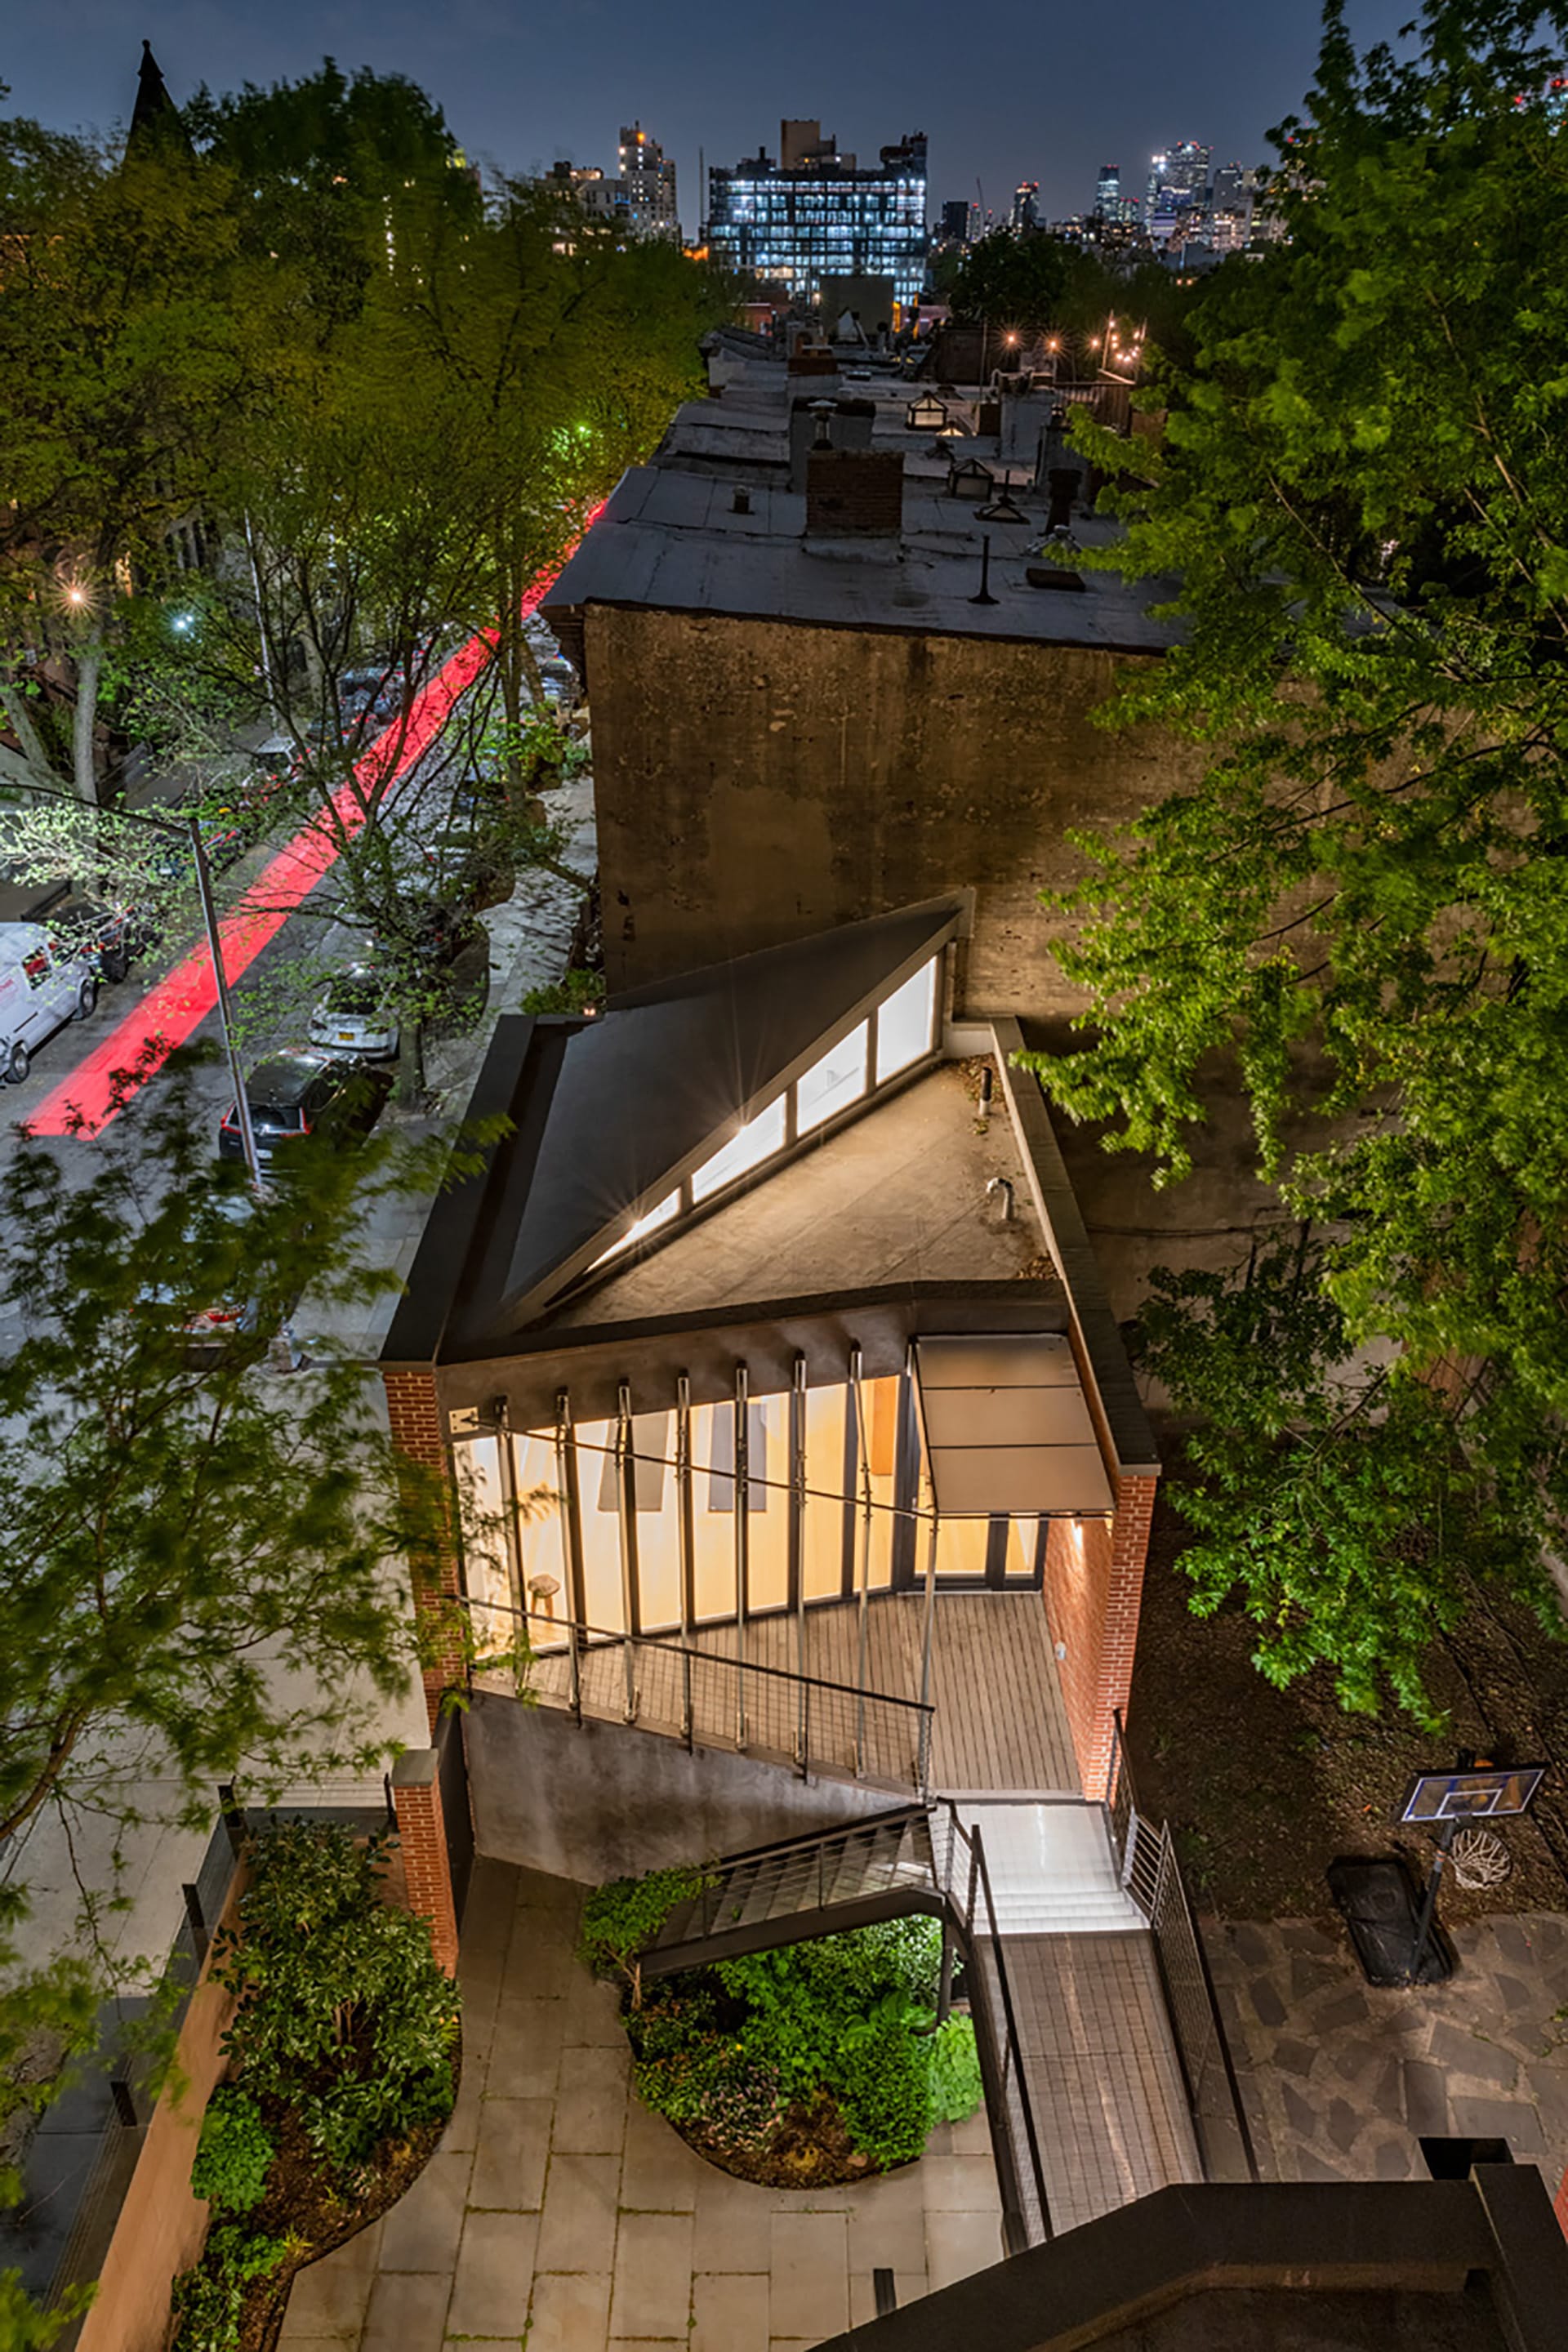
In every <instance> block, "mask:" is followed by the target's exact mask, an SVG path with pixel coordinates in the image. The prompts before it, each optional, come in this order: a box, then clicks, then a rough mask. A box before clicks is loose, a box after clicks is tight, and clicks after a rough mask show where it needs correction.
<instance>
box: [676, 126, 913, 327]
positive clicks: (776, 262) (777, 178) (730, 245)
mask: <svg viewBox="0 0 1568 2352" xmlns="http://www.w3.org/2000/svg"><path fill="white" fill-rule="evenodd" d="M881 157H882V160H881V163H880V166H879V168H878V169H877V170H876V171H865V172H862V171H860V170H858V168H857V165H856V161H855V158H854V156H853V155H845V154H841V153H840V152H839V151H838V143H837V140H835V139H834V138H833V137H832V136H831V135H830V136H828V137H827V138H826V139H825V138H824V137H823V135H822V125H821V123H820V122H806V121H800V122H784V123H781V124H780V126H779V160H778V162H777V163H774V162H773V159H772V158H771V157H770V156H769V155H768V153H767V152H766V150H765V149H763V151H762V152H759V153H758V154H756V155H754V156H751V157H749V158H748V159H746V160H745V161H744V162H742V163H737V164H735V165H734V166H733V167H732V168H731V167H725V166H721V165H715V166H714V168H713V169H712V170H711V171H710V173H709V174H708V192H709V194H708V223H709V226H708V236H709V247H710V251H711V253H712V256H713V258H714V260H715V261H717V262H720V263H721V264H723V265H724V266H725V267H727V268H731V269H736V270H748V271H751V272H752V274H753V275H754V276H756V277H758V278H782V279H783V280H784V284H785V285H786V286H787V287H788V288H789V290H790V292H791V293H792V294H794V295H795V296H796V297H797V298H799V299H802V300H805V301H808V302H814V301H816V300H817V299H819V298H820V296H821V293H822V285H823V280H824V279H825V278H851V277H866V278H891V279H892V281H893V297H894V299H895V300H896V301H898V302H900V303H905V304H908V303H912V302H916V301H918V300H919V299H920V292H921V285H922V283H923V282H924V278H925V260H926V246H927V236H926V142H925V133H924V131H915V132H912V133H911V134H910V137H908V138H906V139H904V140H901V141H900V142H899V144H898V145H897V146H895V147H884V148H883V149H882V151H881Z"/></svg>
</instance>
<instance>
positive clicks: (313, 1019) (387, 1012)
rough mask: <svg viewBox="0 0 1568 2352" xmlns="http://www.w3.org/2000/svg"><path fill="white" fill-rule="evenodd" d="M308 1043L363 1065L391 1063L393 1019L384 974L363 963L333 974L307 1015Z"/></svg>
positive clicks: (394, 1043) (394, 1035) (394, 1039)
mask: <svg viewBox="0 0 1568 2352" xmlns="http://www.w3.org/2000/svg"><path fill="white" fill-rule="evenodd" d="M310 1043H311V1045H320V1046H321V1047H322V1048H323V1049H324V1050H326V1051H327V1052H329V1053H335V1054H341V1055H347V1054H354V1055H358V1056H359V1057H360V1058H361V1059H362V1060H363V1061H367V1062H379V1061H389V1060H391V1059H392V1058H393V1057H394V1056H395V1055H396V1052H397V1015H396V1013H395V1012H394V1011H393V1009H392V1005H391V1003H390V1001H389V997H388V982H387V977H386V975H385V973H384V972H378V971H376V969H375V967H374V965H373V964H364V963H353V964H350V966H349V968H348V970H347V971H339V972H334V973H333V975H332V977H331V980H329V981H328V982H327V985H326V987H325V989H324V990H323V991H322V994H321V1003H320V1004H318V1005H317V1007H316V1010H315V1011H314V1013H312V1014H311V1015H310Z"/></svg>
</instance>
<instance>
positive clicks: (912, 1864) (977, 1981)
mask: <svg viewBox="0 0 1568 2352" xmlns="http://www.w3.org/2000/svg"><path fill="white" fill-rule="evenodd" d="M921 1911H924V1912H929V1913H931V1914H932V1915H933V1916H937V1917H939V1918H940V1919H941V1920H942V1930H943V1959H942V1975H941V1982H942V1993H941V1995H940V1998H939V2005H938V2011H937V2014H938V2017H939V2019H940V2018H941V2017H943V2016H945V2015H946V2013H947V2000H948V1991H949V1989H950V1987H951V1982H952V1947H953V1945H954V1944H956V1945H957V1947H958V1948H959V1949H960V1951H961V1952H962V1953H963V1963H964V1979H963V1981H964V1989H965V1991H966V1993H967V1996H968V2001H969V2011H970V2017H971V2020H972V2021H973V2027H974V2043H975V2051H976V2054H977V2056H978V2058H979V2061H980V2071H981V2076H982V2079H983V2081H984V2086H985V2113H986V2120H987V2123H988V2125H989V2127H990V2132H991V2147H992V2154H993V2158H994V2162H995V2166H996V2178H997V2183H998V2186H999V2188H1000V2189H1001V2193H1002V2227H1003V2235H1004V2240H1005V2245H1006V2249H1007V2252H1009V2253H1010V2254H1012V2253H1020V2252H1023V2251H1024V2249H1025V2248H1026V2247H1028V2246H1036V2245H1039V2244H1042V2243H1043V2242H1044V2241H1045V2240H1046V2239H1047V2238H1048V2237H1049V2236H1050V2234H1051V2223H1050V2209H1049V2205H1048V2202H1047V2194H1046V2182H1045V2169H1044V2166H1043V2164H1042V2162H1041V2158H1040V2149H1039V2142H1038V2139H1037V2134H1036V2130H1035V2119H1034V2114H1033V2110H1032V2108H1031V2105H1030V2102H1029V2091H1028V2084H1027V2080H1026V2076H1025V2073H1024V2064H1023V2056H1022V2052H1021V2049H1020V2046H1019V2041H1018V2030H1017V2021H1016V2016H1015V2014H1014V2009H1013V1995H1012V1988H1011V1985H1010V1984H1009V1981H1008V1977H1007V1962H1006V1955H1005V1949H1004V1947H1003V1941H1002V1937H1001V1933H1000V1930H999V1928H998V1927H997V1923H996V1913H995V1906H994V1902H993V1900H992V1894H991V1878H990V1874H989V1872H988V1870H987V1868H986V1864H985V1852H984V1845H983V1844H982V1843H981V1837H980V1832H979V1830H978V1829H977V1828H966V1827H965V1826H964V1824H963V1822H961V1821H960V1820H959V1818H958V1814H957V1812H956V1811H955V1810H954V1808H953V1807H952V1805H951V1804H948V1803H946V1802H944V1801H938V1802H936V1803H935V1804H924V1805H911V1806H905V1807H902V1808H900V1810H898V1811H892V1812H885V1813H869V1814H862V1815H860V1816H859V1817H858V1818H857V1819H855V1820H853V1821H847V1822H837V1823H836V1824H835V1826H834V1827H833V1828H832V1829H828V1830H810V1831H806V1832H803V1833H801V1834H800V1835H797V1836H795V1837H792V1838H784V1839H780V1840H776V1841H775V1842H773V1843H771V1844H768V1845H762V1846H753V1847H752V1848H750V1849H749V1850H748V1851H747V1852H745V1853H731V1854H725V1855H724V1856H723V1857H722V1859H721V1860H720V1861H718V1862H716V1863H714V1864H712V1865H711V1866H710V1868H708V1869H707V1870H705V1871H704V1872H703V1874H702V1883H701V1885H700V1886H699V1888H698V1889H697V1891H696V1892H695V1893H694V1894H693V1895H691V1896H690V1897H689V1899H688V1900H687V1901H685V1902H683V1903H682V1904H680V1905H679V1906H677V1908H676V1909H675V1910H674V1911H673V1912H672V1913H671V1914H670V1916H668V1919H667V1920H666V1921H665V1922H664V1924H663V1926H662V1927H660V1928H659V1929H658V1933H657V1934H656V1935H655V1936H654V1937H652V1939H651V1940H650V1942H649V1944H648V1945H647V1948H646V1950H645V1952H644V1954H643V1956H642V1957H643V1964H644V1967H645V1969H647V1970H648V1971H649V1972H650V1973H655V1974H658V1975H667V1974H669V1973H672V1972H675V1971H678V1970H679V1969H685V1968H693V1967H699V1966H701V1965H703V1964H704V1962H705V1961H707V1960H710V1959H713V1958H727V1957H732V1956H734V1955H735V1954H737V1953H740V1952H744V1951H765V1950H770V1949H773V1948H776V1947H778V1946H780V1945H784V1944H788V1943H791V1942H795V1941H799V1940H800V1939H802V1938H803V1937H809V1936H820V1935H831V1934H834V1933H836V1932H837V1930H838V1929H839V1928H841V1927H848V1926H856V1925H862V1924H864V1923H865V1922H866V1921H868V1919H873V1918H896V1917H899V1916H903V1915H905V1914H908V1913H910V1912H921Z"/></svg>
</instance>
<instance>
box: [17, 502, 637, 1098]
mask: <svg viewBox="0 0 1568 2352" xmlns="http://www.w3.org/2000/svg"><path fill="white" fill-rule="evenodd" d="M603 512H604V507H603V506H602V505H600V506H597V507H595V509H593V511H592V513H590V514H589V515H588V516H587V517H586V519H585V520H584V526H583V528H584V530H589V529H591V527H592V526H593V524H594V523H595V522H596V521H597V520H598V518H599V516H600V515H601V514H602V513H603ZM575 544H576V542H575V541H574V547H575ZM572 552H573V550H572V549H569V550H568V551H567V553H568V556H570V554H571V553H572ZM559 576H560V573H559V572H541V573H540V574H539V576H538V578H537V579H536V580H534V581H533V582H532V583H531V586H530V588H529V590H528V593H527V594H526V595H525V596H524V598H523V600H522V617H523V618H524V619H525V620H526V619H527V618H528V616H529V614H531V613H532V612H534V611H536V610H537V608H538V606H539V604H541V603H542V600H543V598H544V596H545V595H546V593H548V591H549V590H550V589H551V588H552V586H553V585H554V583H555V581H556V580H557V579H558V578H559ZM495 642H496V639H495V634H494V632H493V631H492V630H489V629H484V630H481V631H480V632H479V635H478V636H474V637H470V638H469V639H468V644H467V645H465V646H460V647H459V648H458V651H457V652H456V653H455V654H453V655H452V656H451V658H450V659H449V660H448V661H446V662H444V663H443V664H442V666H441V667H440V669H439V670H438V671H437V674H436V676H435V677H433V678H432V679H431V681H430V683H429V685H428V686H426V687H423V688H421V689H420V691H419V693H418V694H417V695H416V697H415V698H414V702H413V704H412V706H411V707H410V709H409V714H408V725H407V729H406V731H405V735H404V740H403V748H402V751H401V752H400V753H399V755H398V759H397V765H396V767H395V769H394V771H393V772H392V775H391V777H390V778H389V779H385V780H384V779H383V776H382V771H381V769H380V767H379V765H378V762H379V761H381V760H382V759H383V758H384V757H386V756H390V746H391V745H392V742H393V739H394V737H395V732H396V730H395V728H388V729H387V730H386V732H385V733H384V735H380V736H378V737H377V739H376V740H375V741H374V743H373V744H372V745H371V747H370V749H369V751H366V752H365V753H364V754H363V757H362V758H361V759H359V760H358V761H356V762H355V765H354V779H355V781H356V782H360V783H362V784H363V785H364V786H365V788H366V789H367V790H369V789H371V788H373V787H374V785H375V784H377V783H378V782H382V781H387V782H392V783H395V782H396V781H397V779H398V778H399V777H400V776H404V775H406V774H407V772H408V771H409V769H410V768H412V767H413V766H415V764H416V762H417V761H420V760H422V759H423V758H424V756H425V754H426V751H428V750H429V748H430V746H431V744H432V743H433V742H434V741H435V740H436V738H437V735H439V733H440V731H441V730H442V728H443V727H444V726H445V725H446V723H447V719H449V718H450V717H451V714H452V710H453V707H454V705H455V704H456V703H457V702H458V699H459V698H460V697H461V696H462V695H464V694H466V693H467V692H468V688H469V687H470V686H472V684H473V683H474V680H475V679H476V678H477V677H479V673H480V671H481V670H482V669H483V668H484V667H485V664H486V663H487V662H488V661H489V657H490V655H491V653H492V651H493V650H494V647H495ZM332 808H333V811H334V813H335V815H336V818H337V821H338V824H339V826H340V828H341V831H342V833H343V834H353V833H356V832H358V830H359V828H360V827H361V826H362V825H363V823H364V808H363V803H362V801H361V799H360V796H359V793H357V792H356V791H355V789H354V783H353V782H349V783H345V784H343V785H342V786H341V787H340V789H339V790H338V791H337V792H336V793H334V794H333V796H332ZM337 856H338V842H337V840H336V839H334V838H333V837H332V836H331V835H330V834H329V833H327V832H326V831H325V830H324V829H322V828H321V825H320V824H307V825H305V826H304V827H303V828H302V829H301V830H300V832H299V833H297V834H296V835H295V836H294V838H293V840H292V841H291V842H289V845H288V846H287V848H285V849H280V850H279V851H277V852H276V854H275V855H274V856H272V857H270V858H268V862H267V864H266V866H264V867H263V868H262V871H261V873H260V874H259V875H258V877H257V878H256V880H255V881H254V882H253V883H251V885H250V887H248V889H247V890H246V892H245V893H244V895H243V896H242V897H241V898H240V899H239V900H238V902H237V904H236V905H235V906H234V907H232V908H230V910H229V912H228V913H227V914H226V916H225V917H224V919H223V921H222V923H221V924H220V925H219V927H218V936H219V939H220V940H221V941H222V945H223V959H224V971H225V974H226V978H227V979H228V980H229V982H231V983H232V982H235V981H237V980H238V979H239V978H241V977H242V975H243V974H244V973H245V972H247V971H249V969H250V967H251V965H252V964H253V963H254V962H255V961H256V959H257V957H258V955H259V954H260V953H261V950H262V949H263V948H264V947H265V946H266V945H267V943H268V940H272V939H275V938H276V937H277V935H278V933H279V931H280V930H281V929H282V928H283V926H284V924H285V923H286V922H287V921H288V919H289V916H290V915H291V914H292V913H293V912H294V910H295V908H297V907H298V906H300V903H301V901H302V900H303V899H304V898H307V897H308V896H309V895H310V892H311V891H312V890H313V889H314V888H315V887H316V885H317V883H318V882H319V881H320V880H321V877H322V876H323V875H324V874H326V873H328V872H329V871H330V869H331V866H333V865H334V864H335V863H336V861H337ZM216 1006H217V980H216V974H215V973H214V971H213V966H212V958H211V956H210V955H209V954H208V952H207V950H206V947H205V942H204V943H203V945H202V946H200V947H197V948H193V949H192V950H190V952H189V953H188V954H187V955H184V956H182V958H181V959H180V961H179V962H178V963H177V964H176V965H175V966H174V970H173V971H170V972H169V973H167V974H166V975H165V977H164V978H163V980H161V981H158V982H156V983H155V984H154V986H153V987H152V988H150V989H149V990H148V992H147V993H146V995H145V996H144V997H143V998H142V1002H141V1003H140V1004H139V1005H137V1007H136V1008H135V1010H134V1012H132V1013H127V1014H126V1015H125V1017H124V1018H123V1020H121V1021H119V1022H117V1023H116V1024H115V1026H114V1027H113V1028H112V1029H111V1030H110V1032H109V1034H108V1035H107V1036H106V1037H105V1038H104V1039H103V1040H102V1042H101V1044H100V1045H95V1046H94V1048H93V1050H92V1052H91V1053H90V1054H89V1055H87V1056H86V1057H85V1058H84V1059H83V1060H82V1061H80V1062H79V1063H78V1065H77V1066H76V1068H75V1069H74V1070H73V1071H72V1072H71V1074H70V1076H69V1077H68V1078H62V1079H61V1080H60V1082H59V1084H58V1086H56V1087H51V1088H50V1090H49V1092H48V1093H47V1095H46V1096H45V1097H44V1098H43V1100H42V1101H41V1102H40V1103H39V1104H38V1105H37V1108H35V1109H33V1110H31V1111H29V1112H27V1113H26V1114H25V1117H26V1125H27V1126H28V1127H29V1128H30V1129H31V1130H32V1132H33V1133H34V1134H35V1135H69V1134H71V1133H73V1132H74V1131H76V1130H77V1129H78V1127H79V1125H85V1127H86V1129H87V1131H88V1132H89V1133H93V1132H96V1131H97V1129H100V1128H101V1127H104V1126H107V1124H108V1122H109V1121H110V1119H111V1118H113V1117H114V1114H115V1109H116V1101H115V1096H116V1090H117V1087H118V1088H119V1089H120V1100H121V1103H122V1102H123V1101H124V1099H125V1094H124V1091H123V1090H124V1087H125V1083H126V1077H127V1074H128V1073H129V1072H131V1071H132V1070H133V1069H134V1070H136V1071H137V1072H138V1074H139V1076H140V1077H141V1078H142V1080H143V1081H144V1080H145V1079H146V1078H149V1077H151V1076H153V1072H154V1071H155V1070H156V1069H158V1068H159V1067H160V1066H161V1065H162V1064H163V1062H165V1061H166V1060H167V1059H168V1057H169V1055H171V1054H172V1053H173V1052H174V1050H175V1048H176V1046H179V1045H184V1044H185V1042H186V1040H187V1039H188V1038H190V1037H192V1036H194V1035H195V1032H196V1030H197V1029H198V1028H199V1027H200V1026H201V1024H202V1023H203V1022H204V1021H205V1019H206V1018H207V1016H208V1014H209V1013H213V1012H214V1011H216ZM143 1055H145V1057H146V1058H145V1061H143V1060H142V1056H143Z"/></svg>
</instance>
